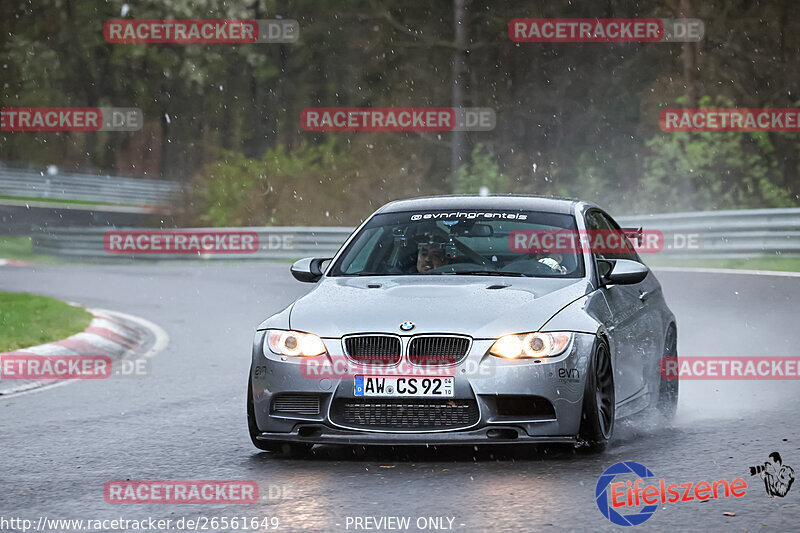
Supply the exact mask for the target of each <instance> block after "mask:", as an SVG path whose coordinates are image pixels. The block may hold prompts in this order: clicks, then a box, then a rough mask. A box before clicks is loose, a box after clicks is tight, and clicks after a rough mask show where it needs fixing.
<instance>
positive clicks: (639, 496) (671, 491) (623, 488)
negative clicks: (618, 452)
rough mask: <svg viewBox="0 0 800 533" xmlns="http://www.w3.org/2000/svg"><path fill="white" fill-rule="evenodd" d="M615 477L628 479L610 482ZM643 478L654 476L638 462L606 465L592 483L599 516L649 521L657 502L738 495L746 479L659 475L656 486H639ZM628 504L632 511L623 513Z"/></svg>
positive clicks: (630, 521) (625, 523)
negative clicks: (674, 478) (675, 478)
mask: <svg viewBox="0 0 800 533" xmlns="http://www.w3.org/2000/svg"><path fill="white" fill-rule="evenodd" d="M753 468H757V467H753ZM617 476H627V477H628V478H629V479H627V480H626V481H616V482H614V480H615V478H616V477H617ZM630 478H633V481H631V479H630ZM644 478H655V474H653V472H652V471H651V470H650V469H648V468H647V467H646V466H644V465H642V464H640V463H636V462H633V461H624V462H621V463H616V464H613V465H611V466H610V467H608V468H607V469H606V471H605V472H603V474H602V475H601V476H600V478H599V479H598V480H597V485H596V486H595V501H596V502H597V508H598V509H600V512H601V513H602V514H603V516H605V517H606V518H608V519H609V520H610V521H611V522H612V523H614V524H617V525H619V526H636V525H639V524H641V523H644V522H646V521H647V520H649V519H650V517H651V516H653V513H655V512H656V510H657V509H658V505H659V504H660V503H662V504H663V503H676V502H693V501H707V500H710V499H712V498H713V499H720V498H729V497H731V496H733V497H734V498H741V497H743V496H744V495H745V494H746V493H747V482H746V481H745V480H744V479H742V478H740V477H737V478H736V479H734V480H733V481H730V482H729V481H728V480H726V479H718V480H716V481H713V482H709V481H698V482H693V481H689V482H685V483H667V481H666V480H665V479H664V478H663V477H662V478H659V479H658V480H654V481H657V483H658V484H657V485H647V486H644V485H643V484H644ZM786 490H788V488H787V489H786ZM629 507H630V508H635V511H634V512H632V513H627V514H623V513H624V512H625V511H627V510H628V508H629Z"/></svg>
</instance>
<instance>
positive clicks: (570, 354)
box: [250, 331, 595, 445]
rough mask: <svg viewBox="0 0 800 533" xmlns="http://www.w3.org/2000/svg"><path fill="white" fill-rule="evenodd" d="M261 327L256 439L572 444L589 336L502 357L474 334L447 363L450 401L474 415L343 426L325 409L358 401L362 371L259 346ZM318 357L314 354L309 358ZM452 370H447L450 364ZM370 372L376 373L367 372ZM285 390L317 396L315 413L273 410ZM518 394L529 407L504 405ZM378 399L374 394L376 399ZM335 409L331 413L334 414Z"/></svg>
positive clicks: (336, 344) (337, 347)
mask: <svg viewBox="0 0 800 533" xmlns="http://www.w3.org/2000/svg"><path fill="white" fill-rule="evenodd" d="M263 336H264V332H263V331H260V332H257V335H256V337H255V339H254V344H253V365H252V368H251V372H250V379H251V382H252V388H253V398H252V401H253V407H254V413H255V420H256V425H257V426H258V429H259V431H260V434H259V435H257V436H256V438H257V439H259V440H263V441H283V442H305V443H315V444H387V445H397V444H409V445H414V444H481V443H494V444H510V443H524V442H527V443H574V442H576V439H575V436H576V435H577V433H578V429H579V427H580V419H581V410H582V403H583V391H584V383H585V378H586V370H587V368H588V365H589V359H590V355H591V353H592V349H593V346H594V342H595V336H594V335H590V334H585V333H575V334H574V340H573V342H572V344H571V346H570V348H569V349H568V350H567V351H566V352H565V353H564V354H562V355H560V356H558V357H554V358H550V359H541V360H537V361H534V360H505V359H500V358H497V357H493V356H490V355H487V351H488V349H489V347H490V346H491V344H492V342H493V340H479V339H476V340H474V341H473V343H472V346H471V349H470V352H469V353H468V354H467V356H466V357H465V358H464V359H463V360H462V361H461V362H459V363H458V364H457V365H456V366H455V369H454V379H455V391H454V392H455V395H454V396H455V397H454V398H453V399H454V400H463V401H474V402H475V405H476V406H477V410H478V414H477V416H476V417H475V419H474V420H470V422H469V423H468V424H464V425H463V426H461V427H448V428H443V429H435V430H432V429H431V428H424V429H419V428H415V427H406V428H403V427H392V428H387V427H383V426H380V427H364V426H359V427H350V426H349V425H348V424H345V423H343V422H342V420H341V419H340V418H337V416H332V408H333V407H334V406H336V405H337V404H336V403H335V402H343V401H359V400H361V401H363V399H362V398H361V397H359V398H357V397H355V396H354V379H353V377H352V376H354V375H357V374H359V373H362V374H363V373H365V372H364V370H363V368H362V367H360V366H359V365H357V364H355V363H352V362H348V363H347V368H346V369H345V368H338V370H337V372H335V373H333V374H326V373H322V374H315V373H314V372H309V367H308V366H307V363H308V361H307V360H306V363H305V364H304V363H303V360H302V359H300V358H291V357H286V358H283V357H281V356H278V355H275V354H272V353H271V352H269V351H268V353H267V354H265V353H264V352H263V351H262V346H263V344H262V343H263ZM324 341H325V344H326V347H327V349H328V352H329V354H330V355H329V356H322V357H326V358H329V359H330V361H331V363H332V365H331V366H330V367H329V368H333V367H334V366H335V365H333V363H334V362H336V361H339V362H340V363H341V362H342V361H343V360H344V355H343V353H344V352H343V349H342V346H341V341H340V340H339V339H325V340H324ZM313 359H320V358H313ZM450 372H451V373H453V370H451V371H450ZM368 373H370V374H375V372H368ZM286 395H300V396H302V397H316V398H318V402H319V403H318V405H319V409H318V413H316V414H308V413H307V414H298V413H286V412H280V411H276V410H275V409H274V402H273V400H274V399H276V398H281V397H282V396H283V397H285V396H286ZM499 398H503V399H506V398H514V399H522V400H525V399H527V398H530V399H531V401H532V402H535V403H536V405H538V406H540V407H541V406H545V405H546V408H537V409H536V410H535V412H518V411H513V412H509V411H508V409H507V407H505V406H507V405H508V401H506V400H502V401H501V400H499ZM375 401H376V402H380V401H381V399H375ZM334 415H335V413H334Z"/></svg>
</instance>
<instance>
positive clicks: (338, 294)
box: [289, 276, 591, 339]
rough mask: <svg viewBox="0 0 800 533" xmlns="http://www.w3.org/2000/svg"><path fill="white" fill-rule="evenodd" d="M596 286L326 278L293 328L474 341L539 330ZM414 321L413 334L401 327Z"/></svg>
mask: <svg viewBox="0 0 800 533" xmlns="http://www.w3.org/2000/svg"><path fill="white" fill-rule="evenodd" d="M590 290H591V286H590V285H589V283H588V282H587V280H585V279H582V278H579V279H574V278H573V279H564V278H500V277H489V276H381V277H361V278H358V277H331V278H323V280H322V281H321V282H320V284H319V286H317V288H316V289H314V290H313V291H311V292H310V293H308V294H307V295H305V296H303V297H302V298H300V299H299V300H297V302H296V303H295V304H294V306H293V307H292V310H291V315H290V318H289V320H290V327H291V328H292V329H295V330H298V331H307V332H310V333H316V334H317V335H320V336H322V337H341V336H342V335H347V334H350V333H378V332H388V333H395V334H409V335H410V334H420V333H462V334H465V335H470V336H472V337H474V338H476V339H479V338H496V337H498V336H500V335H503V334H506V333H521V332H524V331H535V330H537V329H539V328H540V327H541V326H542V325H543V324H544V323H545V322H546V321H547V320H548V319H549V318H550V317H552V316H553V315H554V314H556V313H557V312H558V311H559V310H561V309H562V308H563V307H564V306H566V305H567V304H569V303H571V302H573V301H575V300H577V299H578V298H580V297H582V296H584V295H585V294H587V292H589V291H590ZM407 321H411V322H413V323H414V324H415V326H416V327H415V328H414V329H413V331H410V332H408V333H404V332H402V331H401V330H400V324H402V323H403V322H407Z"/></svg>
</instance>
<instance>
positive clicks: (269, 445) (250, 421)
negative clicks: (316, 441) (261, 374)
mask: <svg viewBox="0 0 800 533" xmlns="http://www.w3.org/2000/svg"><path fill="white" fill-rule="evenodd" d="M247 432H248V433H249V434H250V440H251V441H252V443H253V446H255V447H256V448H258V449H259V450H263V451H265V452H273V453H282V454H283V455H286V456H290V457H292V456H303V455H305V454H307V453H308V452H309V450H311V448H312V447H313V446H314V445H313V444H304V443H294V442H281V441H262V440H258V439H257V438H256V436H257V435H260V434H261V431H260V430H259V429H258V426H257V425H256V411H255V407H254V405H253V383H252V382H251V381H250V380H249V379H248V381H247Z"/></svg>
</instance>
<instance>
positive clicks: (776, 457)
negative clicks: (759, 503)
mask: <svg viewBox="0 0 800 533" xmlns="http://www.w3.org/2000/svg"><path fill="white" fill-rule="evenodd" d="M769 458H770V459H771V461H767V462H765V463H764V464H763V465H758V466H751V467H750V475H751V476H755V475H756V474H758V475H759V476H760V477H761V479H762V480H764V488H765V489H766V491H767V494H768V495H769V497H770V498H774V497H775V496H777V497H779V498H783V497H784V496H786V493H788V492H789V489H790V488H792V483H794V468H792V467H791V466H789V465H785V464H783V460H782V459H781V454H779V453H778V452H772V453H771V454H769Z"/></svg>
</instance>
